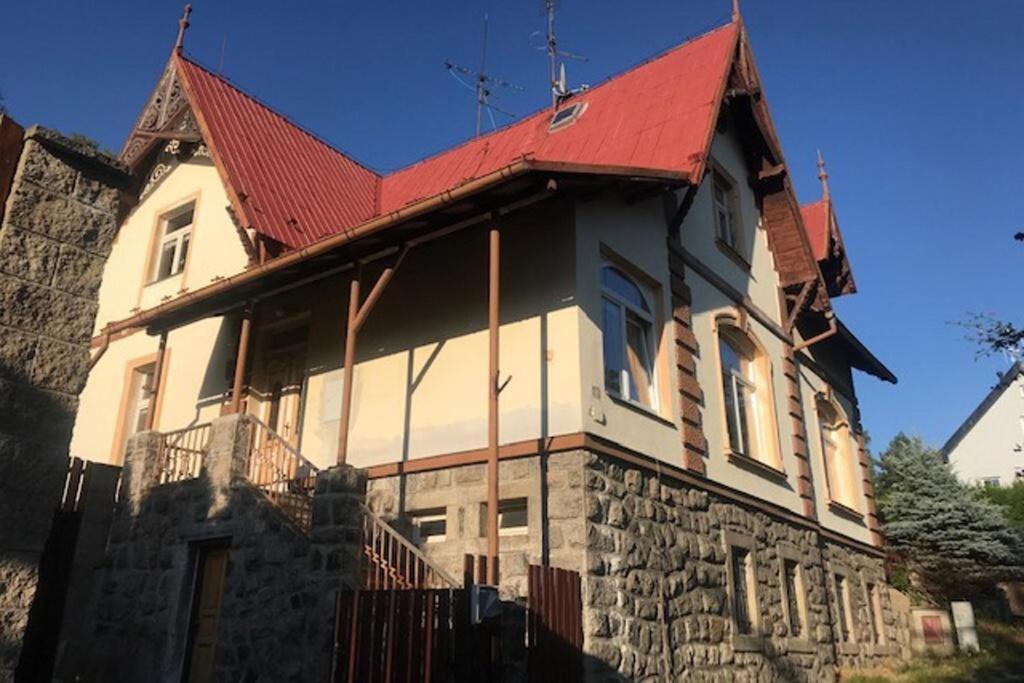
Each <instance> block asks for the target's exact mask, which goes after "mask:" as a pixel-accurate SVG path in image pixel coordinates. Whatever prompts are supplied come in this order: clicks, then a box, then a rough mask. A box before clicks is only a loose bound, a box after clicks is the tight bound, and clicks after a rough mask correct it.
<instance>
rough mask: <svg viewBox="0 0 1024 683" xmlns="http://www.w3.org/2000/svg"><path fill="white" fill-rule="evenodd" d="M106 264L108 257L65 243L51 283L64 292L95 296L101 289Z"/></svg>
mask: <svg viewBox="0 0 1024 683" xmlns="http://www.w3.org/2000/svg"><path fill="white" fill-rule="evenodd" d="M105 264H106V259H104V258H102V257H100V256H96V255H94V254H90V253H89V252H86V251H82V250H81V249H76V248H74V247H70V246H68V245H63V246H61V248H60V256H59V258H58V260H57V271H56V273H55V274H54V277H53V280H52V282H51V284H52V286H53V287H54V288H55V289H59V290H61V291H63V292H68V293H71V294H75V295H76V296H82V297H88V298H90V299H92V298H95V297H96V296H97V294H98V293H99V290H100V281H101V280H102V278H103V267H104V265H105Z"/></svg>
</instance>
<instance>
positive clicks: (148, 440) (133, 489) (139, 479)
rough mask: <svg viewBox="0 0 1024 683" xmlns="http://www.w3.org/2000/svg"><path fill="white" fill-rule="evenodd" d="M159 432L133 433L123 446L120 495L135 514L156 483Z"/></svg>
mask: <svg viewBox="0 0 1024 683" xmlns="http://www.w3.org/2000/svg"><path fill="white" fill-rule="evenodd" d="M160 439H161V436H160V432H139V433H138V434H133V435H132V436H131V437H130V438H129V439H128V443H127V445H126V446H125V453H124V470H123V472H122V475H121V495H122V496H123V499H124V501H125V503H126V509H127V510H128V511H129V512H130V513H131V514H133V515H134V514H136V513H138V511H139V510H140V509H141V505H142V499H143V498H145V497H146V493H148V491H149V489H150V488H152V487H153V486H155V485H156V483H157V480H158V477H159V474H160V462H159V460H160Z"/></svg>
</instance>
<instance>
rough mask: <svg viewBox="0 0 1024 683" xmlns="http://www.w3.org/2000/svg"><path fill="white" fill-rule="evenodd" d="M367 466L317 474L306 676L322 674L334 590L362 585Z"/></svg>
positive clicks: (327, 659)
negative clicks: (361, 570) (365, 468)
mask: <svg viewBox="0 0 1024 683" xmlns="http://www.w3.org/2000/svg"><path fill="white" fill-rule="evenodd" d="M365 501H366V472H364V471H363V470H360V469H357V468H355V467H352V466H351V465H338V466H337V467H332V468H330V469H328V470H324V471H322V472H320V474H319V475H317V478H316V493H315V494H314V496H313V522H312V526H311V528H310V532H309V542H310V543H309V575H308V576H309V579H308V583H307V600H308V602H309V605H310V609H309V611H308V612H307V614H308V622H307V625H306V628H307V630H306V638H307V642H308V643H309V651H308V656H306V657H305V658H304V659H305V665H306V666H307V670H306V671H305V672H304V675H305V678H306V679H307V680H326V679H327V678H328V672H329V668H328V667H329V665H330V657H329V654H330V650H331V644H332V642H333V638H332V635H333V631H334V607H335V595H336V593H337V591H338V589H340V588H357V587H359V585H360V579H361V576H360V567H361V566H362V554H363V506H364V504H365Z"/></svg>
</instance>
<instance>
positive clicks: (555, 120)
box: [548, 102, 587, 132]
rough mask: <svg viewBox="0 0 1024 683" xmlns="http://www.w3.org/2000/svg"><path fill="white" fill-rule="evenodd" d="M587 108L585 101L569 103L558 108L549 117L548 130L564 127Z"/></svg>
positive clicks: (552, 130) (573, 121)
mask: <svg viewBox="0 0 1024 683" xmlns="http://www.w3.org/2000/svg"><path fill="white" fill-rule="evenodd" d="M586 108H587V103H586V102H577V103H576V104H572V105H569V106H568V107H565V108H564V109H559V110H558V111H556V112H555V115H554V116H552V117H551V125H550V126H549V127H548V130H549V131H551V132H554V131H556V130H558V129H560V128H565V127H566V126H569V125H571V124H573V123H575V121H576V119H578V118H579V117H581V116H583V112H584V111H585V110H586Z"/></svg>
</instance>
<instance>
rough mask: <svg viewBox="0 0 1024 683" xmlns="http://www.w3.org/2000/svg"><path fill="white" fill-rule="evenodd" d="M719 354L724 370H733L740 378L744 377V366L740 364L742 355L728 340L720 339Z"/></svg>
mask: <svg viewBox="0 0 1024 683" xmlns="http://www.w3.org/2000/svg"><path fill="white" fill-rule="evenodd" d="M718 352H719V353H720V354H721V356H722V370H723V371H728V370H732V371H733V372H735V373H736V374H738V375H739V376H740V377H742V376H743V366H742V365H741V363H740V354H739V352H738V351H737V350H736V348H735V347H734V346H733V345H732V344H730V343H729V341H728V340H727V339H724V338H719V340H718Z"/></svg>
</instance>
